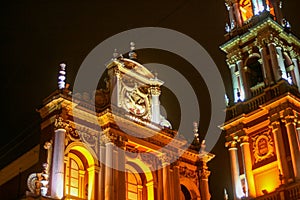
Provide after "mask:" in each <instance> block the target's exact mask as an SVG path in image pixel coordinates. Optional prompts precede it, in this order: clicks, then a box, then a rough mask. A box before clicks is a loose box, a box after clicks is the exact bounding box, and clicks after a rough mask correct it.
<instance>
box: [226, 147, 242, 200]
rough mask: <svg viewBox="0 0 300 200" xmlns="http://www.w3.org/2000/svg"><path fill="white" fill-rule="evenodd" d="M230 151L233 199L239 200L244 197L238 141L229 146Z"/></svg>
mask: <svg viewBox="0 0 300 200" xmlns="http://www.w3.org/2000/svg"><path fill="white" fill-rule="evenodd" d="M227 145H228V151H229V157H230V168H231V179H232V187H233V199H234V200H239V199H240V197H241V196H242V195H243V191H242V185H241V180H240V168H239V161H238V152H237V146H236V145H237V143H236V141H231V142H229V143H228V144H227Z"/></svg>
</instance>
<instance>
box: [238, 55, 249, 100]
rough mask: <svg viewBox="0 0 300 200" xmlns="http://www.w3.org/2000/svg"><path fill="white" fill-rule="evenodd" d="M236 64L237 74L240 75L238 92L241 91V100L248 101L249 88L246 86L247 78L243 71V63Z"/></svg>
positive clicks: (239, 61) (240, 61)
mask: <svg viewBox="0 0 300 200" xmlns="http://www.w3.org/2000/svg"><path fill="white" fill-rule="evenodd" d="M236 64H237V66H238V69H239V74H240V90H241V91H240V92H241V97H242V100H244V99H248V98H249V87H248V84H247V77H246V73H245V70H244V66H243V61H242V60H238V61H237V63H236Z"/></svg>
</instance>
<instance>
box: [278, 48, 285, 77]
mask: <svg viewBox="0 0 300 200" xmlns="http://www.w3.org/2000/svg"><path fill="white" fill-rule="evenodd" d="M276 51H277V53H278V58H277V59H278V64H279V68H280V71H281V78H283V79H285V80H287V74H286V69H285V65H284V60H283V56H282V48H281V47H276Z"/></svg>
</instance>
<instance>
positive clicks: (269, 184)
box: [220, 0, 300, 200]
mask: <svg viewBox="0 0 300 200" xmlns="http://www.w3.org/2000/svg"><path fill="white" fill-rule="evenodd" d="M225 5H226V7H227V10H228V23H227V24H226V27H225V30H226V34H225V40H226V42H225V43H224V44H223V45H221V46H220V49H221V50H222V51H223V52H225V54H226V62H227V65H228V67H229V69H230V72H231V80H232V94H233V95H232V97H230V102H229V104H228V107H227V109H226V121H225V123H224V124H223V125H222V126H221V128H222V130H223V131H224V132H225V133H226V144H225V146H226V147H227V148H228V152H229V155H230V164H231V176H232V185H233V190H234V191H233V199H235V200H236V199H265V198H266V197H268V199H297V198H300V193H299V192H295V191H299V190H300V145H299V144H300V143H299V136H300V92H299V91H300V74H299V64H300V63H299V61H300V40H299V39H298V38H297V37H296V36H295V35H294V34H293V33H292V30H291V25H290V24H289V22H288V21H287V20H286V19H285V18H284V17H283V15H282V11H281V8H282V3H281V1H279V0H225Z"/></svg>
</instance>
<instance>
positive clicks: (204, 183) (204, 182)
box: [199, 161, 211, 200]
mask: <svg viewBox="0 0 300 200" xmlns="http://www.w3.org/2000/svg"><path fill="white" fill-rule="evenodd" d="M199 175H200V176H199V178H200V195H201V200H210V197H211V195H210V193H209V184H208V177H209V175H210V171H209V170H208V167H207V163H206V162H205V161H201V166H200V171H199Z"/></svg>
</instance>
